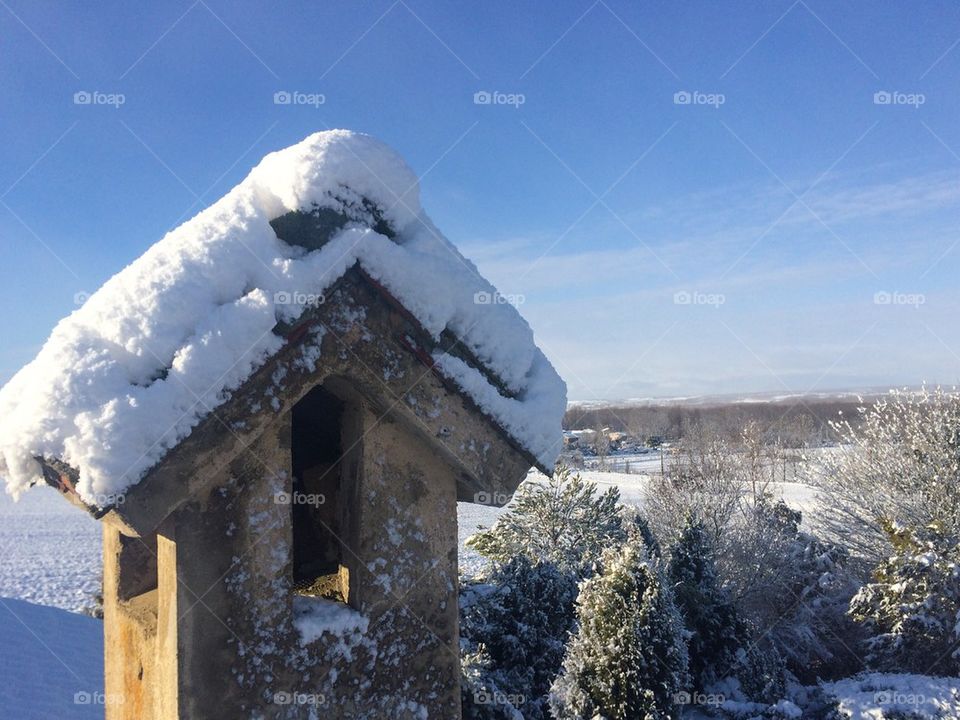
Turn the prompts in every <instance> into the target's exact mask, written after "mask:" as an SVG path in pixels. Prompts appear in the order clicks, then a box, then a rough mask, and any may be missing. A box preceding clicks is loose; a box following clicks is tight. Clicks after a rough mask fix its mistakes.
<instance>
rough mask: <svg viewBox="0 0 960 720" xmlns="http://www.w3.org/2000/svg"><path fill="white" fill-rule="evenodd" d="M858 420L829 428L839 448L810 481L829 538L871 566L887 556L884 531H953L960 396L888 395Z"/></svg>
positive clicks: (959, 516)
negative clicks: (818, 490)
mask: <svg viewBox="0 0 960 720" xmlns="http://www.w3.org/2000/svg"><path fill="white" fill-rule="evenodd" d="M861 413H862V416H863V417H862V422H860V423H859V424H857V425H855V424H853V423H850V422H848V421H843V422H839V423H836V424H835V425H834V426H833V429H834V431H835V432H836V433H838V435H839V436H840V443H841V444H840V447H839V448H837V450H836V452H831V453H826V454H825V455H824V456H823V457H822V458H821V461H820V462H819V463H817V464H816V465H814V466H813V468H812V472H811V475H812V480H813V482H815V483H817V484H819V485H820V487H821V489H822V492H821V495H820V503H821V508H822V509H821V512H818V513H817V515H818V517H820V518H821V519H822V521H823V524H824V531H825V532H827V533H829V535H828V537H830V538H831V539H832V540H833V541H834V542H842V543H844V544H846V545H847V546H848V547H850V548H851V550H852V551H853V552H855V553H857V554H860V555H863V556H864V557H866V558H868V559H869V560H871V561H872V562H873V563H874V564H875V563H877V562H880V561H882V560H883V559H884V558H886V557H887V556H888V555H889V554H890V552H891V549H892V548H891V545H890V536H889V534H888V533H887V532H886V531H885V528H886V527H888V526H889V525H890V524H891V523H894V524H900V525H903V526H905V527H911V528H923V527H927V526H929V525H931V524H937V523H939V524H942V525H943V526H944V527H958V526H960V394H958V393H956V392H946V391H944V390H941V389H940V388H937V389H936V390H927V389H923V390H922V391H920V392H908V391H894V392H891V393H890V395H889V396H888V397H886V398H884V399H882V400H879V401H877V402H876V403H875V404H874V405H872V406H870V407H869V408H861Z"/></svg>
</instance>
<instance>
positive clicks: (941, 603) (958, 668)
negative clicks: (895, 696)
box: [850, 525, 960, 675]
mask: <svg viewBox="0 0 960 720" xmlns="http://www.w3.org/2000/svg"><path fill="white" fill-rule="evenodd" d="M887 533H888V537H889V543H890V545H891V546H892V547H893V548H894V554H893V555H892V556H891V557H889V558H888V559H886V560H884V561H883V562H881V563H880V564H879V565H878V566H877V568H876V570H875V572H874V582H872V583H870V584H868V585H866V586H864V587H863V588H861V590H860V592H858V593H857V595H856V596H855V597H854V598H853V600H852V601H851V602H850V614H851V615H852V616H853V617H854V618H856V619H857V620H859V621H861V622H863V623H865V624H866V626H867V629H868V631H869V636H868V638H867V640H866V647H867V650H868V654H867V661H868V662H869V663H870V665H872V666H873V667H874V668H876V669H879V670H886V671H891V672H915V673H921V674H923V675H957V674H960V546H958V537H957V534H956V532H955V531H954V532H950V531H948V530H947V529H946V528H943V527H941V526H933V527H929V528H925V529H923V530H921V531H919V532H917V531H911V530H910V529H907V528H903V527H898V526H893V525H890V526H889V527H888V528H887Z"/></svg>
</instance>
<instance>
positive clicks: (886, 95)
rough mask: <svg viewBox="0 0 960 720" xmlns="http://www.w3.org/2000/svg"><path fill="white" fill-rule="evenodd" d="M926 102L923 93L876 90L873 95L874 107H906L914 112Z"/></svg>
mask: <svg viewBox="0 0 960 720" xmlns="http://www.w3.org/2000/svg"><path fill="white" fill-rule="evenodd" d="M926 102H927V96H926V95H924V94H923V93H905V92H900V91H899V90H877V92H875V93H874V94H873V104H874V105H906V106H908V107H912V108H913V109H914V110H916V109H918V108H919V107H920V106H921V105H923V104H924V103H926Z"/></svg>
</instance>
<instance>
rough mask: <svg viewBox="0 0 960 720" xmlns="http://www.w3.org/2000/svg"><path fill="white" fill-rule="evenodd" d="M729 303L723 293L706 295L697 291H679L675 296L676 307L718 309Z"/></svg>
mask: <svg viewBox="0 0 960 720" xmlns="http://www.w3.org/2000/svg"><path fill="white" fill-rule="evenodd" d="M726 301H727V297H726V295H723V294H722V293H705V292H699V291H697V290H678V291H677V292H675V293H674V294H673V304H674V305H709V306H710V307H715V308H718V307H720V306H721V305H723V304H724V303H725V302H726Z"/></svg>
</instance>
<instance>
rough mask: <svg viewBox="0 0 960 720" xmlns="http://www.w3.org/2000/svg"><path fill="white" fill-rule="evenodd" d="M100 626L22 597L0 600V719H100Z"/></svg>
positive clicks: (101, 698)
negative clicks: (27, 600) (34, 603)
mask: <svg viewBox="0 0 960 720" xmlns="http://www.w3.org/2000/svg"><path fill="white" fill-rule="evenodd" d="M110 699H111V698H108V697H105V696H104V694H103V624H102V623H101V622H100V621H99V620H95V619H93V618H91V617H86V616H84V615H78V614H76V613H71V612H67V611H65V610H60V609H58V608H52V607H44V606H42V605H33V604H31V603H28V602H24V601H23V600H13V599H10V598H0V717H2V718H9V720H51V719H52V718H60V719H61V720H97V719H98V718H102V717H103V711H104V703H105V702H107V701H109V700H110Z"/></svg>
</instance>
